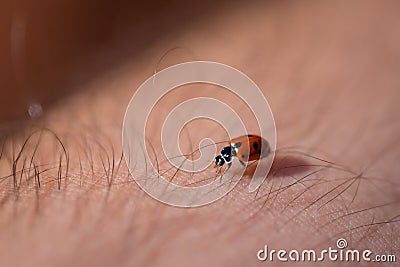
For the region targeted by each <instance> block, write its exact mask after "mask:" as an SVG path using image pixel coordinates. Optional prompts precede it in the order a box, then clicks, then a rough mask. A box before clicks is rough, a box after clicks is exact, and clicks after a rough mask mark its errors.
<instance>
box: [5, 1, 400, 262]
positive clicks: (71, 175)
mask: <svg viewBox="0 0 400 267" xmlns="http://www.w3.org/2000/svg"><path fill="white" fill-rule="evenodd" d="M397 10H398V4H397V3H396V2H389V1H387V2H382V3H377V2H368V3H367V2H364V3H363V4H360V3H355V2H353V3H347V2H336V3H331V4H329V3H327V2H323V3H322V2H321V3H318V2H313V3H312V4H308V5H300V4H296V3H294V2H284V3H268V4H257V5H256V4H254V5H249V6H246V8H243V7H242V6H240V5H237V6H236V5H233V6H232V7H230V9H229V12H227V11H226V12H222V13H220V12H216V14H214V16H211V17H210V18H209V19H207V20H198V21H196V22H194V23H192V24H190V25H189V26H187V27H186V28H185V29H184V30H182V31H181V32H179V34H176V35H174V36H173V38H168V37H165V38H164V39H163V38H161V40H159V42H158V43H155V44H154V45H152V46H151V47H150V48H148V49H147V50H145V52H144V53H143V54H142V55H141V56H137V57H136V58H135V59H134V60H126V61H125V62H124V63H123V64H122V63H121V65H119V66H118V67H115V68H112V69H111V68H110V69H109V70H108V71H107V72H106V73H105V74H104V75H102V76H100V77H97V78H96V79H94V80H92V81H91V82H90V83H86V84H84V85H81V88H80V90H78V91H76V92H75V93H74V94H72V95H70V96H69V97H68V98H65V99H62V100H59V101H58V102H56V103H55V104H54V105H53V107H52V108H51V109H47V110H45V113H44V115H43V118H42V119H40V120H36V121H34V122H30V123H26V125H24V126H20V125H19V126H9V127H8V126H7V131H11V132H12V134H13V135H8V136H11V137H10V138H8V139H4V138H3V139H2V140H3V143H4V142H5V143H6V144H7V146H6V150H5V151H6V152H5V154H3V157H2V158H1V161H0V162H1V163H0V164H1V165H0V166H1V174H2V176H6V175H7V173H8V174H12V164H11V165H10V164H9V162H12V158H13V157H12V155H15V157H16V155H18V153H17V152H15V151H18V148H20V147H21V145H22V142H23V141H24V140H26V137H27V135H28V133H29V132H30V131H32V129H35V127H37V126H35V127H33V126H32V124H33V125H39V126H45V127H46V128H48V129H51V130H52V131H54V132H55V133H56V134H57V136H58V137H59V138H60V140H61V142H62V143H63V145H64V146H65V150H66V151H67V153H68V155H69V166H68V167H69V168H68V173H66V164H65V163H66V159H65V158H63V157H64V156H63V154H62V152H63V150H62V149H61V147H60V145H57V141H55V140H56V139H55V138H54V136H53V135H52V134H50V133H49V132H48V131H44V134H43V139H42V140H40V142H39V144H40V146H39V149H38V152H37V154H35V155H34V156H32V155H33V151H34V150H35V144H36V143H35V142H34V141H35V140H36V139H34V141H33V142H32V145H31V146H29V147H27V148H26V149H25V150H24V156H25V157H26V158H27V159H28V161H27V162H29V160H30V159H31V158H32V157H33V158H34V162H35V164H36V165H38V166H39V165H40V167H38V168H39V169H38V170H39V171H40V170H42V171H44V170H46V166H45V165H44V164H47V163H54V162H55V165H54V166H56V167H55V168H54V169H51V170H48V171H44V172H43V173H41V176H40V180H41V185H40V187H39V186H38V185H37V182H35V179H36V177H31V178H29V175H28V178H27V180H26V179H25V176H23V177H24V179H22V182H21V183H20V182H19V181H18V182H17V186H16V187H15V184H14V181H13V177H9V178H8V179H2V183H1V190H2V191H1V192H2V195H1V197H2V201H1V209H2V212H1V213H0V214H1V215H0V225H1V229H3V231H1V233H0V241H1V242H0V259H1V260H0V261H1V262H2V264H1V265H4V266H26V265H30V266H55V265H57V266H110V265H116V266H132V265H134V266H187V265H195V266H204V265H208V266H243V265H246V266H247V265H250V266H252V265H257V264H261V265H262V264H269V263H268V262H265V263H260V262H259V261H258V260H257V257H256V253H257V251H258V250H260V249H262V248H263V247H264V245H268V247H269V248H271V249H276V250H278V249H287V250H290V249H294V248H295V249H298V250H302V249H311V248H313V249H316V250H322V249H328V248H329V247H333V248H336V240H337V239H338V238H345V239H346V240H347V241H348V243H349V247H350V248H352V249H359V250H363V249H370V250H371V251H373V252H374V253H376V254H395V255H396V256H397V257H399V256H400V238H399V231H400V223H399V219H400V199H399V196H400V194H399V193H400V192H399V182H398V173H399V170H400V169H399V166H398V164H397V160H398V158H399V152H400V151H399V149H398V143H399V139H398V136H399V134H400V125H399V123H398V121H399V114H400V113H399V111H400V110H399V108H398V103H397V101H398V99H400V98H399V96H400V93H399V90H398V87H399V85H400V79H399V77H398V73H399V70H400V63H399V62H400V52H399V51H400V50H399V48H398V47H400V35H399V30H398V29H400V21H399V19H398V18H397V17H398V16H397V13H398V12H397ZM177 46H179V47H183V48H179V49H175V50H173V51H171V52H170V53H169V54H167V55H166V56H165V57H164V58H163V61H161V62H159V59H160V58H161V57H162V56H163V54H164V53H165V51H168V50H169V49H171V48H174V47H177ZM198 59H201V60H210V61H216V62H222V63H224V64H227V65H230V66H233V67H235V68H237V69H239V70H241V71H243V72H245V73H246V74H247V75H248V76H249V77H251V78H252V80H253V81H255V82H256V83H257V85H258V86H259V87H260V89H261V90H262V91H263V93H264V95H265V96H266V98H267V99H268V102H269V104H270V106H271V109H272V112H273V114H274V117H275V122H276V128H277V138H278V142H277V155H276V158H275V164H274V166H273V169H272V171H271V173H270V175H269V176H268V177H267V180H266V182H265V183H264V184H263V185H262V186H261V188H260V191H259V192H258V193H257V195H256V194H250V193H249V192H248V184H249V181H250V180H249V178H248V177H247V176H245V177H243V179H242V180H241V182H239V183H238V185H237V186H236V188H235V189H234V190H233V191H232V192H231V193H229V194H228V195H227V196H225V197H224V198H222V199H221V200H219V201H217V202H215V203H213V204H210V205H207V206H204V207H200V208H191V209H183V208H176V207H171V206H167V205H164V204H162V203H159V202H158V201H156V200H154V199H152V198H151V197H149V196H148V195H146V194H145V193H144V192H142V191H141V190H140V189H139V187H138V186H137V184H136V183H135V182H134V181H133V180H132V178H131V177H129V174H128V170H127V168H126V165H125V163H124V161H123V160H122V161H120V160H119V159H120V157H121V150H122V148H121V128H122V122H123V117H124V112H125V108H126V106H127V105H128V103H129V99H130V98H131V96H132V95H133V93H134V92H135V90H136V88H137V87H138V86H139V85H140V84H141V83H142V82H143V81H144V80H145V79H147V78H148V77H150V76H151V75H152V74H153V73H154V70H155V69H160V68H163V67H166V66H168V65H171V64H175V63H179V62H182V61H188V60H198ZM211 97H212V96H211ZM182 98H183V97H182ZM179 100H180V99H179V98H170V99H168V101H176V102H172V103H170V104H171V105H172V106H173V105H174V104H178V103H179ZM160 118H161V116H160ZM151 123H152V124H151V125H149V129H150V131H151V129H152V127H154V129H156V128H158V127H159V126H160V124H161V123H162V121H158V120H157V119H155V120H152V121H151ZM23 127H27V128H28V130H24V131H23V130H21V129H22V128H23ZM196 134H197V135H199V136H196ZM206 134H207V132H205V131H201V130H198V131H191V132H190V135H191V138H192V139H193V140H196V139H199V138H202V137H205V136H204V135H206ZM3 136H5V134H4V135H3ZM37 136H38V135H36V137H34V138H38V137H37ZM7 140H8V141H7ZM9 140H15V146H16V147H17V149H15V151H14V152H13V151H12V149H11V146H9V144H10V141H9ZM44 144H46V145H44ZM287 148H290V149H287ZM7 149H8V150H7ZM156 150H157V151H159V148H158V147H157V148H156ZM297 152H301V153H303V154H300V153H297ZM4 155H10V158H8V159H7V158H6V156H4ZM113 155H114V158H113ZM15 157H14V159H15ZM60 157H61V159H62V161H61V164H60V165H62V166H63V168H62V169H61V170H62V171H61V172H62V174H61V180H60V183H58V181H57V179H56V178H57V174H58V170H59V168H58V167H59V165H58V164H57V163H58V162H59V161H60ZM107 157H108V158H109V159H110V161H111V162H114V164H115V166H114V168H112V163H111V164H110V165H108V159H107ZM312 157H318V159H315V158H312ZM22 158H23V157H22ZM320 159H324V160H325V161H322V160H320ZM327 161H329V162H327ZM331 163H334V164H336V165H332V164H331ZM103 164H104V165H103ZM298 165H301V166H300V167H296V166H298ZM26 166H28V163H26V164H25V165H24V163H23V160H20V161H19V162H18V166H17V167H19V169H21V168H26ZM103 166H105V167H103ZM109 166H110V167H109ZM321 167H325V168H324V169H321V170H320V168H321ZM282 168H286V169H282ZM338 168H345V169H346V170H345V171H343V170H338ZM17 169H18V168H17ZM318 170H320V171H318ZM317 171H318V172H317ZM31 172H33V173H34V169H33V170H32V171H31ZM314 172H315V173H314ZM110 173H112V175H111V174H110ZM310 173H312V175H310V176H308V177H305V176H306V175H307V174H310ZM31 174H32V173H31ZM24 175H25V174H24ZM179 175H181V174H179V173H178V176H179ZM208 175H209V174H208V173H206V172H204V173H200V174H198V176H199V177H200V178H204V179H207V178H208ZM203 176H204V177H203ZM302 177H305V178H303V179H302ZM300 179H302V182H303V184H302V183H299V182H298V183H295V181H299V180H300ZM292 183H293V184H294V185H293V186H291V187H287V188H285V186H287V185H290V184H292ZM279 188H281V189H279ZM276 190H278V191H276ZM4 229H5V230H4ZM325 262H326V263H328V264H329V263H331V262H329V261H327V260H325ZM275 264H276V262H275ZM335 264H338V263H332V265H335ZM362 264H364V265H365V266H367V265H371V263H365V262H364V263H362Z"/></svg>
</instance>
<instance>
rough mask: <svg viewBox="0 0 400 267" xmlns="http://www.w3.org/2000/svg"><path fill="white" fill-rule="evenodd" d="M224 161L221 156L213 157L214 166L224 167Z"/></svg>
mask: <svg viewBox="0 0 400 267" xmlns="http://www.w3.org/2000/svg"><path fill="white" fill-rule="evenodd" d="M224 163H225V160H224V159H223V158H222V156H221V155H218V156H216V157H215V166H222V165H224Z"/></svg>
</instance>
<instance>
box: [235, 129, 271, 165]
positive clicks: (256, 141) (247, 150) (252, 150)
mask: <svg viewBox="0 0 400 267" xmlns="http://www.w3.org/2000/svg"><path fill="white" fill-rule="evenodd" d="M229 144H230V145H231V146H232V147H235V148H237V152H236V156H237V158H238V159H239V160H240V161H243V162H248V161H253V160H259V159H262V158H264V157H266V156H268V155H269V154H270V153H271V149H270V146H269V143H268V141H267V140H265V139H264V138H262V137H261V136H258V135H253V134H249V135H243V136H239V137H237V138H234V139H232V140H231V141H230V142H229Z"/></svg>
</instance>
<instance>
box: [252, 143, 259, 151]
mask: <svg viewBox="0 0 400 267" xmlns="http://www.w3.org/2000/svg"><path fill="white" fill-rule="evenodd" d="M253 148H254V149H255V150H257V149H258V143H257V142H254V143H253Z"/></svg>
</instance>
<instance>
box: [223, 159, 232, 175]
mask: <svg viewBox="0 0 400 267" xmlns="http://www.w3.org/2000/svg"><path fill="white" fill-rule="evenodd" d="M226 165H227V167H226V169H225V171H224V174H225V173H226V172H227V171H228V170H229V169H230V167H231V166H232V162H229V163H227V164H226Z"/></svg>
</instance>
